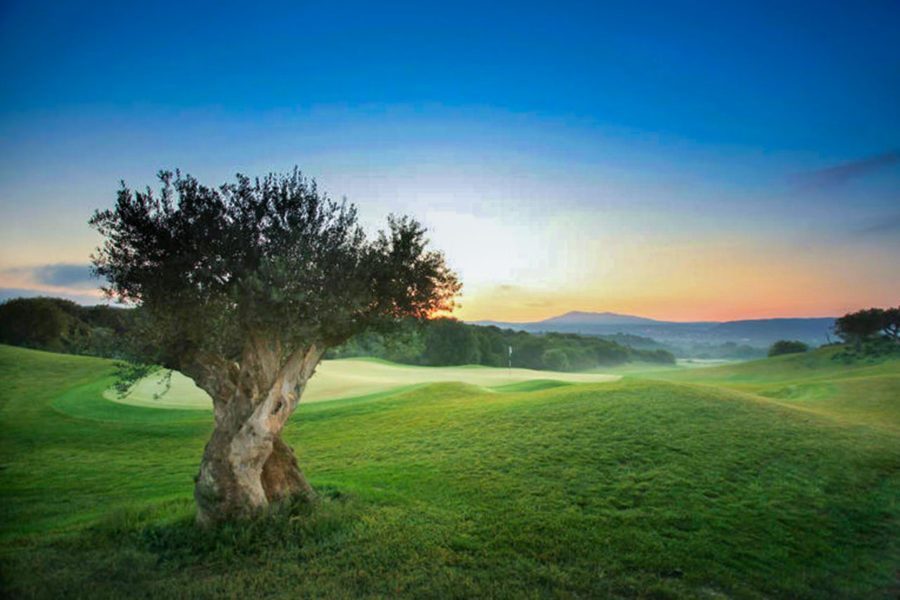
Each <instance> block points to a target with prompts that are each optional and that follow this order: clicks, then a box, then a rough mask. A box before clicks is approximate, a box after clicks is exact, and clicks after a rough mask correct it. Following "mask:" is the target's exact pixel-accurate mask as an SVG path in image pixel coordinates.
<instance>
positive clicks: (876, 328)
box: [834, 308, 900, 345]
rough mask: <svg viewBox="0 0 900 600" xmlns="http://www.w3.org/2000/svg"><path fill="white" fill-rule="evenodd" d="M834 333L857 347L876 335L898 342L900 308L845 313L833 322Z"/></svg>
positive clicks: (899, 337)
mask: <svg viewBox="0 0 900 600" xmlns="http://www.w3.org/2000/svg"><path fill="white" fill-rule="evenodd" d="M834 331H835V333H837V334H838V335H839V336H841V337H842V338H843V339H844V341H846V342H848V343H855V344H857V345H859V344H860V343H861V342H863V341H865V340H867V339H869V338H871V337H873V336H876V335H884V336H885V337H887V338H889V339H891V340H893V341H894V342H897V341H900V308H887V309H883V308H867V309H864V310H859V311H856V312H852V313H847V314H846V315H844V316H843V317H841V318H839V319H837V320H836V321H835V323H834Z"/></svg>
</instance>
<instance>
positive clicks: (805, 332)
mask: <svg viewBox="0 0 900 600" xmlns="http://www.w3.org/2000/svg"><path fill="white" fill-rule="evenodd" d="M475 324H476V325H495V326H497V327H501V328H503V329H516V330H521V331H528V332H532V333H548V332H558V333H579V334H582V335H612V334H618V333H621V334H627V335H638V336H643V337H648V338H652V339H654V340H656V341H659V342H663V343H666V344H677V345H679V346H682V347H686V346H690V345H691V344H724V343H728V342H731V343H734V344H745V345H749V346H755V347H759V348H767V347H769V346H771V345H772V344H773V343H775V342H776V341H778V340H800V341H802V342H805V343H807V344H810V345H813V346H820V345H822V344H824V343H826V342H827V341H828V337H827V336H828V333H829V332H830V331H831V327H832V326H833V325H834V318H831V317H827V318H809V319H750V320H743V321H726V322H718V321H694V322H689V323H680V322H673V321H657V320H655V319H647V318H644V317H636V316H633V315H621V314H618V313H611V312H602V313H592V312H577V311H573V312H568V313H566V314H564V315H559V316H556V317H551V318H549V319H544V320H543V321H533V322H529V323H505V322H498V321H476V322H475Z"/></svg>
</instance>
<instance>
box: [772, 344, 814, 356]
mask: <svg viewBox="0 0 900 600" xmlns="http://www.w3.org/2000/svg"><path fill="white" fill-rule="evenodd" d="M807 350H809V346H807V345H806V344H804V343H803V342H800V341H797V340H793V341H790V340H778V341H777V342H775V343H774V344H772V347H771V348H769V356H780V355H782V354H798V353H800V352H806V351H807Z"/></svg>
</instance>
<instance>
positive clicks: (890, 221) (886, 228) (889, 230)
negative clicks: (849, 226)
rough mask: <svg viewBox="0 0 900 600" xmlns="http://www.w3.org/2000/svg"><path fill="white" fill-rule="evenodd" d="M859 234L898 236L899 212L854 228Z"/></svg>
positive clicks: (899, 228)
mask: <svg viewBox="0 0 900 600" xmlns="http://www.w3.org/2000/svg"><path fill="white" fill-rule="evenodd" d="M856 234H857V235H859V236H864V237H869V236H900V213H894V214H892V215H887V216H886V217H883V218H880V219H878V220H877V221H873V222H870V223H867V224H865V225H864V226H862V227H860V228H859V229H857V230H856Z"/></svg>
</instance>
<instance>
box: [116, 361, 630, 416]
mask: <svg viewBox="0 0 900 600" xmlns="http://www.w3.org/2000/svg"><path fill="white" fill-rule="evenodd" d="M618 377H619V376H618V375H608V374H602V373H599V374H598V373H561V372H555V371H535V370H532V369H495V368H491V367H484V366H480V365H464V366H460V367H417V366H412V365H400V364H396V363H391V362H388V361H384V360H379V359H373V358H347V359H341V360H326V361H323V362H322V363H321V364H320V365H319V366H318V368H317V369H316V374H315V376H313V378H312V379H311V380H310V382H309V385H308V386H307V389H306V391H304V392H303V402H304V403H305V404H306V403H310V402H322V401H324V400H335V399H343V398H355V397H360V396H368V397H371V396H373V395H375V394H382V395H383V394H385V393H388V392H393V391H396V390H397V389H398V388H407V387H410V386H416V385H422V384H427V383H440V382H462V383H468V384H472V385H477V386H481V387H485V388H498V389H504V388H511V389H513V388H515V386H524V387H525V388H528V387H534V385H535V384H533V383H532V382H534V381H543V382H546V381H547V380H553V381H557V382H559V383H560V384H566V383H598V382H601V381H614V380H616V379H618ZM539 385H540V384H539ZM106 397H107V398H108V399H109V400H113V401H115V402H120V403H123V404H130V405H133V406H145V407H154V408H181V409H192V410H212V400H210V398H209V396H208V395H207V394H206V392H204V391H203V390H201V389H199V388H198V387H197V386H195V385H194V382H193V381H191V380H190V379H188V378H187V377H185V376H184V375H182V374H181V373H178V372H174V373H172V378H171V381H170V382H166V381H165V379H164V378H163V377H162V373H156V374H152V375H149V376H147V377H145V378H143V379H142V380H140V381H139V382H137V384H135V386H134V387H133V388H132V389H131V390H130V391H129V392H128V394H127V395H126V396H124V397H119V395H118V394H117V393H116V392H115V391H114V390H108V391H107V393H106Z"/></svg>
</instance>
